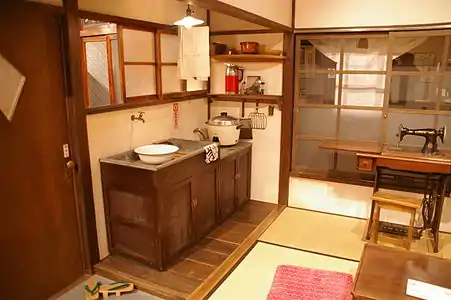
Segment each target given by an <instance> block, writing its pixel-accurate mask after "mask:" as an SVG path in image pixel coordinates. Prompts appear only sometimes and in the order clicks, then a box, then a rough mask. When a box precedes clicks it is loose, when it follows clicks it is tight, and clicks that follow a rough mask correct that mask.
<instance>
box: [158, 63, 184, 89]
mask: <svg viewBox="0 0 451 300" xmlns="http://www.w3.org/2000/svg"><path fill="white" fill-rule="evenodd" d="M161 77H162V82H163V93H175V92H181V91H182V86H181V83H182V81H181V80H180V78H178V77H177V67H176V66H163V67H162V68H161Z"/></svg>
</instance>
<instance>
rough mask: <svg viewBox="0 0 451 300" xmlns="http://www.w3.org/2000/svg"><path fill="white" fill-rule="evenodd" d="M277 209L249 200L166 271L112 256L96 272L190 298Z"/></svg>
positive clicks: (160, 293)
mask: <svg viewBox="0 0 451 300" xmlns="http://www.w3.org/2000/svg"><path fill="white" fill-rule="evenodd" d="M275 209H277V205H276V204H270V203H264V202H259V201H252V200H251V201H249V202H248V203H247V204H246V205H244V206H243V207H242V208H241V209H240V210H239V211H237V212H235V214H234V215H232V217H231V218H230V219H229V220H227V221H226V222H224V223H223V224H222V225H221V226H219V227H218V228H216V229H215V230H214V231H212V232H211V233H210V234H209V235H208V236H207V237H205V238H204V239H203V240H202V241H201V242H200V243H199V244H198V245H197V246H196V247H194V248H193V249H191V250H190V251H189V252H188V253H186V254H185V255H184V256H183V258H182V259H181V260H180V261H179V262H177V263H176V264H175V265H174V266H172V267H171V268H169V269H168V270H167V271H165V272H159V271H156V270H154V269H151V268H150V267H148V266H146V265H143V264H140V263H137V262H135V261H133V260H130V259H127V258H123V257H119V256H113V255H111V256H109V257H107V258H105V259H104V260H102V261H101V262H100V263H99V264H97V265H96V266H95V270H96V273H98V274H100V275H102V276H105V277H108V278H111V279H114V280H121V281H129V282H133V283H135V284H136V286H137V288H138V289H140V290H143V291H145V292H148V293H150V294H153V295H156V296H159V297H161V298H163V299H186V298H188V296H189V295H190V294H191V293H193V292H194V290H196V288H198V287H199V286H200V285H201V284H202V283H203V282H204V280H205V279H206V278H207V277H208V276H209V275H210V274H211V273H212V272H213V271H215V270H216V269H217V268H218V267H219V265H221V263H223V262H224V261H225V260H226V259H227V258H228V257H229V256H230V255H231V254H232V252H233V251H235V249H237V248H238V247H239V246H240V244H242V243H243V242H244V240H245V239H246V238H247V237H248V236H250V235H251V233H252V232H253V231H254V230H255V229H256V228H257V227H258V226H259V225H260V224H262V223H263V221H264V220H265V218H267V217H268V215H270V213H271V212H273V210H275ZM257 238H258V237H256V239H257Z"/></svg>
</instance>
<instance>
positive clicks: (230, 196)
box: [218, 156, 236, 222]
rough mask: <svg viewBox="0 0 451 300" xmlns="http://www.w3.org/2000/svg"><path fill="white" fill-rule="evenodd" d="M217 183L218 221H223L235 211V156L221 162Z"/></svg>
mask: <svg viewBox="0 0 451 300" xmlns="http://www.w3.org/2000/svg"><path fill="white" fill-rule="evenodd" d="M220 163H221V166H220V174H221V175H220V181H219V182H220V183H219V202H218V208H219V209H218V210H219V219H220V221H221V222H222V221H225V220H226V219H227V218H228V217H230V215H231V214H232V213H233V211H234V210H235V195H236V185H235V183H236V180H235V176H236V156H233V157H232V156H231V157H227V158H225V159H223V160H221V162H220Z"/></svg>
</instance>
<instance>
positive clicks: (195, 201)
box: [194, 198, 197, 208]
mask: <svg viewBox="0 0 451 300" xmlns="http://www.w3.org/2000/svg"><path fill="white" fill-rule="evenodd" d="M196 207H197V198H194V208H196Z"/></svg>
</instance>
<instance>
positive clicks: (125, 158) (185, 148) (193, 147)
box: [100, 138, 252, 171]
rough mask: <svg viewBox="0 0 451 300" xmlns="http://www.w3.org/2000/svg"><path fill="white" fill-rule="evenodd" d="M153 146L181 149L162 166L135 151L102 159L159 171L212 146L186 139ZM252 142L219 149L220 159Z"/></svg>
mask: <svg viewBox="0 0 451 300" xmlns="http://www.w3.org/2000/svg"><path fill="white" fill-rule="evenodd" d="M153 144H171V145H175V146H177V147H179V148H180V150H179V151H177V152H176V154H175V157H174V159H172V160H170V161H168V162H166V163H163V164H160V165H151V164H146V163H143V162H142V161H141V160H140V159H139V157H138V155H137V154H136V153H134V152H133V150H130V151H127V152H123V153H120V154H116V155H113V156H110V157H107V158H102V159H100V161H101V162H103V163H111V164H116V165H122V166H129V167H133V168H139V169H145V170H151V171H158V170H160V169H163V168H166V167H169V166H171V165H173V164H176V163H178V162H180V161H183V160H185V159H187V158H190V157H193V156H196V155H198V154H199V153H202V152H204V148H203V147H204V146H206V145H209V144H211V142H210V141H194V140H184V139H175V138H170V139H164V140H160V141H157V142H155V143H153ZM251 144H252V140H240V141H239V142H238V144H236V145H234V146H227V147H220V148H219V157H220V159H224V158H226V157H227V156H230V155H233V154H234V153H237V152H239V151H241V150H243V149H246V148H248V147H251Z"/></svg>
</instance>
